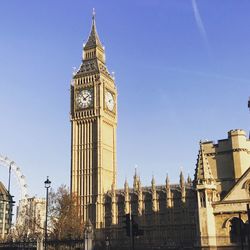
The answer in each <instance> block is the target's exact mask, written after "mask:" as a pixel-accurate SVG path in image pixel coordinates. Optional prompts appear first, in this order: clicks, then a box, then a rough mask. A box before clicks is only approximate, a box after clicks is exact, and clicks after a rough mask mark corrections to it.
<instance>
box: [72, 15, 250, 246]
mask: <svg viewBox="0 0 250 250" xmlns="http://www.w3.org/2000/svg"><path fill="white" fill-rule="evenodd" d="M116 127H117V89H116V85H115V82H114V78H113V76H112V75H111V74H110V73H109V71H108V69H107V67H106V64H105V50H104V47H103V45H102V43H101V41H100V39H99V37H98V34H97V30H96V24H95V16H94V15H93V20H92V27H91V32H90V35H89V37H88V40H87V42H86V44H85V45H84V47H83V58H82V63H81V65H80V67H79V69H78V70H77V72H76V73H75V74H74V76H73V79H72V82H71V192H72V193H74V194H76V195H77V198H78V199H77V200H78V203H79V207H80V215H81V218H83V220H84V221H85V222H88V221H90V222H91V223H92V225H93V227H94V237H95V245H96V247H98V246H102V244H103V242H105V239H106V237H109V239H110V244H111V246H112V249H129V246H130V245H129V244H130V239H129V237H127V236H126V232H125V230H124V228H123V226H124V222H123V221H124V215H125V214H127V213H131V214H133V215H134V216H135V219H136V221H137V223H138V224H139V226H140V228H142V229H143V230H144V235H143V236H140V237H138V238H136V239H135V245H136V249H175V248H179V249H183V248H185V249H222V248H223V249H224V248H225V247H227V248H226V249H237V247H239V249H240V244H245V245H246V244H247V242H248V237H247V236H246V234H245V236H243V237H242V235H243V233H242V232H245V231H246V230H245V228H246V225H247V224H248V215H247V204H248V203H249V202H250V199H249V198H250V168H249V164H250V140H249V139H248V138H247V137H246V133H245V132H244V131H243V130H240V129H236V130H231V131H229V132H228V137H227V139H223V140H219V141H218V142H217V143H213V142H211V141H206V142H200V149H199V153H198V159H197V164H196V169H195V176H194V179H193V180H191V178H190V177H188V178H187V180H186V179H185V178H184V176H183V174H182V173H181V174H180V181H179V183H178V184H171V183H170V181H169V179H168V177H167V178H166V182H165V183H164V184H163V185H157V184H156V183H155V180H154V178H153V179H152V182H151V186H147V187H144V186H142V185H141V181H140V177H139V176H138V175H137V174H136V173H135V175H134V181H133V187H129V186H128V183H127V182H126V181H125V183H124V188H123V189H117V188H116V176H117V163H116Z"/></svg>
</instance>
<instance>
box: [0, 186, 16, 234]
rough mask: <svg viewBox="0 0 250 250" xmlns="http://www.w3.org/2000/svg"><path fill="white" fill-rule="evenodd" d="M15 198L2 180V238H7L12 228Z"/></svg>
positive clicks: (0, 207)
mask: <svg viewBox="0 0 250 250" xmlns="http://www.w3.org/2000/svg"><path fill="white" fill-rule="evenodd" d="M12 205H13V199H12V196H11V195H10V194H9V192H8V190H7V189H6V188H5V186H4V185H3V183H2V182H0V239H5V238H6V236H7V235H8V233H9V231H10V228H11V221H12Z"/></svg>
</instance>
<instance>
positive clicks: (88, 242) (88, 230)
mask: <svg viewBox="0 0 250 250" xmlns="http://www.w3.org/2000/svg"><path fill="white" fill-rule="evenodd" d="M92 232H93V227H92V224H91V222H90V221H89V222H87V223H86V225H85V231H84V238H85V250H91V249H92Z"/></svg>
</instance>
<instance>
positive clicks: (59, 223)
mask: <svg viewBox="0 0 250 250" xmlns="http://www.w3.org/2000/svg"><path fill="white" fill-rule="evenodd" d="M76 204H77V203H76V197H74V196H72V195H71V194H70V192H69V189H68V188H67V187H66V186H65V185H62V186H61V187H59V188H58V190H57V191H56V192H54V191H53V190H52V191H51V192H50V194H49V226H48V231H49V235H50V237H51V238H53V239H58V240H62V239H77V238H83V231H84V224H83V222H82V219H81V218H80V217H79V215H78V207H77V205H76Z"/></svg>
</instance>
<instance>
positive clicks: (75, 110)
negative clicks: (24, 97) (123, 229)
mask: <svg viewBox="0 0 250 250" xmlns="http://www.w3.org/2000/svg"><path fill="white" fill-rule="evenodd" d="M105 61H106V60H105V51H104V47H103V45H102V44H101V42H100V39H99V37H98V34H97V30H96V24H95V14H94V13H93V17H92V27H91V32H90V35H89V37H88V40H87V43H86V44H85V45H84V47H83V58H82V63H81V66H80V68H79V70H78V71H77V72H76V74H75V75H74V77H73V79H72V84H71V131H72V132H71V192H72V193H73V194H75V195H76V197H77V201H78V205H79V207H80V210H79V211H80V215H81V218H83V221H88V220H90V221H91V222H92V224H93V225H94V226H95V227H96V228H101V227H103V226H104V224H103V223H104V209H103V194H104V193H105V192H106V191H107V190H110V189H111V186H112V185H113V187H116V125H117V91H116V86H115V83H114V79H113V77H112V76H111V75H110V74H109V72H108V69H107V67H106V63H105Z"/></svg>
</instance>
